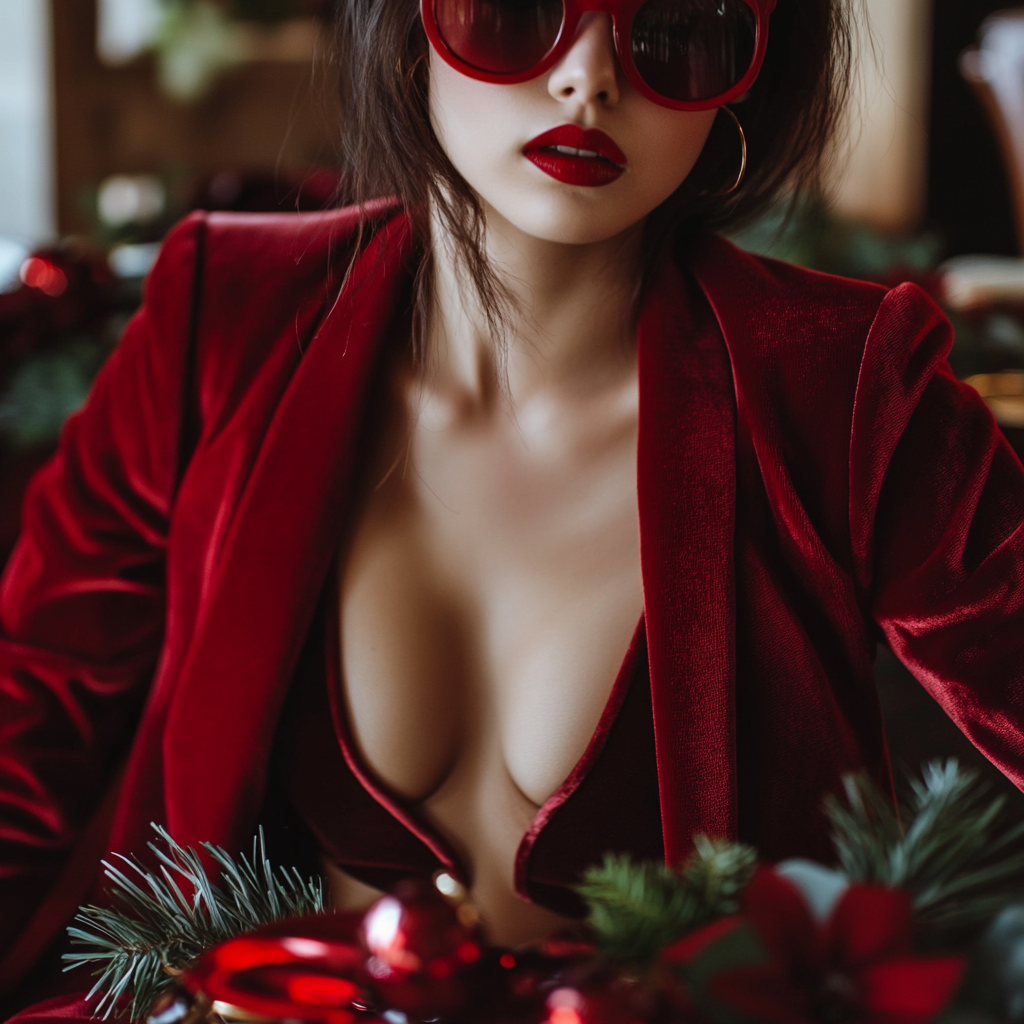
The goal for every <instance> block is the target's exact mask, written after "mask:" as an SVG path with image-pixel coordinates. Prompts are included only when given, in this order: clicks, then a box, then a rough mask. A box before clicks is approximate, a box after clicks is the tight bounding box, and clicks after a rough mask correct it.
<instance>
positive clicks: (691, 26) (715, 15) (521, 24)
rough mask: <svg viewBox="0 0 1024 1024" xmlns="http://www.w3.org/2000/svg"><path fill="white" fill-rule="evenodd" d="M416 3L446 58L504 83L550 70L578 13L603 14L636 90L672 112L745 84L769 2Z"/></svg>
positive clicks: (760, 51)
mask: <svg viewBox="0 0 1024 1024" xmlns="http://www.w3.org/2000/svg"><path fill="white" fill-rule="evenodd" d="M420 9H421V14H422V17H423V27H424V28H425V29H426V33H427V38H428V39H429V40H430V43H431V45H432V46H433V47H434V49H435V50H436V51H437V53H438V54H439V55H440V56H441V57H442V58H443V59H444V60H445V61H446V62H447V63H448V64H450V65H451V66H452V67H453V68H455V69H456V70H457V71H461V72H462V73H463V74H464V75H468V76H469V77H470V78H475V79H477V80H479V81H481V82H495V83H504V84H507V85H512V84H514V83H516V82H525V81H527V80H529V79H531V78H536V77H537V76H538V75H542V74H543V73H544V72H545V71H547V70H548V69H549V68H551V67H553V66H554V65H555V64H556V63H557V62H558V61H559V60H560V59H561V58H562V57H563V56H564V54H565V53H566V51H567V50H568V49H569V48H570V47H571V46H572V43H573V40H574V39H575V38H576V29H577V27H578V26H579V21H580V18H581V17H582V15H583V13H584V12H585V11H603V12H605V13H607V14H609V15H611V19H612V28H613V35H614V37H615V51H616V53H617V54H618V56H619V63H620V64H621V65H622V70H623V72H624V73H625V76H626V78H627V79H628V80H629V82H630V84H631V85H632V86H633V88H634V89H636V90H637V92H639V93H640V94H641V95H643V96H646V97H647V99H649V100H653V102H655V103H658V104H660V105H661V106H663V107H671V108H673V109H675V110H710V109H711V108H713V107H719V106H721V105H722V104H724V103H729V102H730V101H731V100H735V99H737V98H739V97H740V96H742V95H743V93H745V92H746V91H747V89H749V88H750V86H751V85H752V84H753V81H754V79H755V78H756V77H757V73H758V71H760V69H761V63H762V62H763V61H764V51H765V47H766V46H767V44H768V16H769V15H770V14H771V12H772V11H773V10H774V9H775V0H420Z"/></svg>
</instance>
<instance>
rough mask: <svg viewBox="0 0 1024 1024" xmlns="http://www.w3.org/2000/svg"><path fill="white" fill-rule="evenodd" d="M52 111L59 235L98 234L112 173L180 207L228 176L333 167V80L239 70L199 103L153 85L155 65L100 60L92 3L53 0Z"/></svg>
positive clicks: (291, 70) (291, 64) (284, 71)
mask: <svg viewBox="0 0 1024 1024" xmlns="http://www.w3.org/2000/svg"><path fill="white" fill-rule="evenodd" d="M50 2H51V3H52V5H53V37H54V58H55V59H54V68H55V79H56V81H55V93H56V95H55V105H56V151H57V194H58V195H57V218H58V226H59V230H60V232H61V233H62V234H81V233H89V232H90V231H91V230H92V229H93V228H94V226H95V220H94V212H93V211H94V209H95V190H96V188H97V186H98V185H99V183H100V182H101V181H102V180H103V179H104V178H106V177H107V176H108V175H111V174H141V173H156V174H159V175H160V176H161V177H163V178H164V179H165V181H166V183H167V184H168V185H169V187H170V189H171V198H172V200H173V201H176V202H177V203H178V204H180V203H182V202H184V201H185V200H186V198H187V196H188V194H189V193H190V191H191V189H192V186H193V185H194V183H195V181H196V180H197V179H198V178H200V177H202V176H204V175H209V174H213V173H217V172H220V171H224V170H273V169H274V168H275V167H279V168H281V169H282V170H283V171H286V172H288V171H295V170H301V169H303V168H306V167H309V166H310V165H318V164H319V165H325V164H326V165H331V164H333V163H334V162H335V160H334V153H335V152H336V145H335V143H334V141H333V139H334V123H333V109H332V103H331V94H330V84H329V82H328V81H327V78H328V72H327V70H326V69H325V68H324V67H323V66H322V65H321V66H319V67H317V66H316V64H315V62H312V61H311V62H298V61H263V62H259V63H252V64H247V65H245V66H242V67H240V68H237V69H235V70H233V71H231V72H230V73H228V75H226V76H225V77H224V78H222V79H221V80H220V81H219V82H218V83H217V84H216V85H215V86H214V87H213V89H212V91H211V92H210V93H209V94H208V95H207V96H206V97H204V98H203V99H202V100H200V101H199V102H197V103H195V104H193V105H183V104H178V103H175V102H172V101H171V100H168V99H167V98H165V97H164V96H162V95H161V94H160V92H159V91H158V90H157V88H156V85H155V74H154V68H153V62H152V59H151V58H149V57H143V58H140V59H139V60H136V61H134V62H132V63H131V64H129V65H127V66H125V67H119V68H111V67H107V66H105V65H103V64H102V63H101V62H100V61H99V59H98V58H97V56H96V43H95V40H96V5H95V0H50Z"/></svg>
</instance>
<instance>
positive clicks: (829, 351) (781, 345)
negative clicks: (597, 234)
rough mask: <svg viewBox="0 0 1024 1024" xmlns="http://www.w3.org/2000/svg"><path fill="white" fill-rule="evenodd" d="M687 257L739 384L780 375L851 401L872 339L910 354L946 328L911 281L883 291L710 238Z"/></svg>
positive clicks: (862, 282) (856, 281) (877, 287)
mask: <svg viewBox="0 0 1024 1024" xmlns="http://www.w3.org/2000/svg"><path fill="white" fill-rule="evenodd" d="M689 259H690V267H691V270H692V272H693V274H694V276H695V278H696V280H697V282H698V284H699V285H700V286H701V288H702V290H703V291H704V294H705V295H706V296H707V299H708V301H709V303H710V304H711V306H712V309H713V310H714V312H715V315H716V317H717V319H718V322H719V325H720V327H721V330H722V334H723V336H724V338H725V342H726V346H727V347H728V349H729V354H730V357H731V359H732V361H733V366H734V370H735V371H736V373H737V376H738V377H741V378H747V377H749V378H750V379H751V380H758V379H760V380H764V379H772V378H774V377H776V376H778V375H782V376H784V377H789V378H791V379H793V380H797V379H799V380H802V381H803V382H804V385H805V386H806V385H807V384H810V383H812V382H815V381H819V382H820V383H821V384H822V385H824V386H825V387H826V388H827V389H828V390H831V391H833V393H834V392H835V390H836V389H837V388H841V389H844V390H847V391H849V392H850V393H851V395H852V391H853V389H854V388H855V387H856V383H857V378H858V376H859V374H860V369H861V363H862V361H863V359H864V358H865V352H866V349H868V348H869V347H870V346H871V342H872V339H877V338H879V337H885V338H887V339H888V340H889V343H890V344H896V343H897V342H896V340H895V339H896V336H898V344H899V345H902V346H904V347H906V348H907V350H908V351H910V350H913V349H914V347H915V345H916V344H917V341H918V340H919V339H921V338H922V337H924V336H925V335H928V334H929V333H931V332H932V331H933V328H934V327H935V326H936V325H937V324H941V323H945V322H946V320H945V316H944V314H943V313H942V311H941V310H940V309H939V308H938V306H936V305H935V303H934V302H933V301H932V300H931V299H930V298H929V297H928V296H927V295H926V294H925V292H924V291H922V290H921V289H920V288H919V287H918V286H916V285H914V284H910V283H904V284H900V285H898V286H896V287H895V288H886V287H885V286H883V285H880V284H875V283H873V282H870V281H858V280H853V279H850V278H845V277H839V276H836V275H834V274H825V273H821V272H819V271H815V270H808V269H806V268H805V267H799V266H795V265H793V264H791V263H784V262H782V261H780V260H775V259H770V258H767V257H763V256H755V255H753V254H751V253H748V252H745V251H743V250H742V249H740V248H738V247H737V246H735V245H734V244H732V243H731V242H728V241H727V240H725V239H723V238H720V237H718V236H713V235H707V236H704V237H702V238H700V239H699V240H698V241H697V242H696V244H695V245H694V246H693V249H692V251H691V253H690V257H689ZM946 347H947V348H948V346H946ZM941 354H943V355H944V354H945V351H944V350H943V351H942V353H941Z"/></svg>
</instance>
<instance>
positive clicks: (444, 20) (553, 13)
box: [434, 0, 563, 75]
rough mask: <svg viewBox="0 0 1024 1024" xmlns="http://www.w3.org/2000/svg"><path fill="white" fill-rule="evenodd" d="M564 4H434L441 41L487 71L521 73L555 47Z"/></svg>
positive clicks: (558, 0) (460, 0)
mask: <svg viewBox="0 0 1024 1024" xmlns="http://www.w3.org/2000/svg"><path fill="white" fill-rule="evenodd" d="M562 11H563V8H562V0H434V19H435V21H436V23H437V28H438V31H439V33H440V34H441V38H442V39H443V40H444V41H445V43H446V44H447V46H448V48H449V49H450V50H451V51H452V53H453V54H455V56H456V57H458V58H459V60H461V61H463V62H464V63H466V64H469V65H470V66H471V67H474V68H478V69H479V70H481V71H489V72H491V73H493V74H499V75H513V74H520V73H522V72H524V71H529V70H530V68H532V67H534V66H535V65H536V64H538V63H539V62H540V61H541V59H542V58H543V57H544V55H545V54H546V53H547V52H548V51H549V50H550V49H551V47H552V46H554V44H555V40H556V39H557V38H558V31H559V29H560V28H561V25H562Z"/></svg>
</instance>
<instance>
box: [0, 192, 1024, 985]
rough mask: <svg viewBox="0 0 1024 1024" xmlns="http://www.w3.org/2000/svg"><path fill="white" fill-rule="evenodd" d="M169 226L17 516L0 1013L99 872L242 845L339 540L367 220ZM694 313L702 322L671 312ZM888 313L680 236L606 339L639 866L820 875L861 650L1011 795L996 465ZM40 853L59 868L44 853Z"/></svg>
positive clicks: (1017, 493) (1011, 473)
mask: <svg viewBox="0 0 1024 1024" xmlns="http://www.w3.org/2000/svg"><path fill="white" fill-rule="evenodd" d="M355 223H356V215H355V213H353V212H352V211H335V212H329V213H323V214H314V215H282V216H262V215H258V216H252V215H248V216H246V215H231V214H210V215H205V214H196V215H194V216H192V217H190V218H189V219H188V220H187V221H185V222H184V223H183V224H182V225H181V226H180V227H179V228H178V229H176V230H175V232H174V233H173V234H172V235H171V236H170V237H169V239H168V240H167V242H166V244H165V246H164V249H163V252H162V255H161V258H160V260H159V263H158V265H157V267H156V269H155V271H154V273H153V274H152V276H151V278H150V281H149V283H148V286H147V295H146V303H145V306H144V308H143V310H142V311H141V312H140V314H139V315H138V316H137V317H136V318H135V319H134V320H133V322H132V323H131V325H130V326H129V328H128V330H127V332H126V335H125V337H124V340H123V341H122V343H121V345H120V346H119V348H118V350H117V351H116V353H115V354H114V355H113V357H112V358H111V359H110V361H109V362H108V364H107V366H106V367H105V368H104V370H103V372H102V374H101V376H100V378H99V380H98V382H97V384H96V386H95V388H94V391H93V394H92V396H91V398H90V399H89V402H88V403H87V405H86V407H85V408H84V410H83V411H82V412H81V413H80V414H78V415H77V416H75V417H74V418H73V419H72V420H71V421H70V422H69V424H68V426H67V428H66V430H65V432H64V436H63V439H62V442H61V447H60V450H59V452H58V454H57V456H56V457H55V459H54V460H53V461H52V462H51V463H50V464H49V465H48V466H47V467H46V468H45V469H44V470H43V471H42V472H41V473H40V475H39V476H38V477H37V479H36V480H35V482H34V484H33V486H32V487H31V489H30V492H29V494H28V497H27V500H26V504H25V510H24V528H25V532H24V535H23V537H22V539H21V541H20V542H19V545H18V547H17V548H16V550H15V553H14V555H13V556H12V559H11V561H10V563H9V566H8V569H7V572H6V575H5V576H4V579H3V582H2V585H0V631H2V632H0V906H2V908H3V914H0V948H2V949H3V950H6V951H7V956H6V959H5V960H4V961H3V962H2V963H0V985H6V986H10V985H11V984H13V983H14V982H15V981H16V978H17V976H18V974H19V973H20V972H22V971H23V970H24V969H25V968H26V967H27V966H28V965H29V963H30V962H31V960H32V957H33V956H34V955H36V953H38V952H39V951H40V950H41V949H43V948H44V947H45V945H46V942H47V941H48V939H49V938H50V937H52V936H53V935H54V934H55V933H56V932H57V931H59V929H60V928H61V927H63V925H64V924H65V923H66V921H67V919H68V917H69V916H70V915H71V913H73V911H74V908H75V906H76V905H77V903H78V902H80V901H81V899H82V898H83V897H84V896H85V895H87V893H88V892H89V890H90V887H91V886H93V884H94V883H95V880H96V876H97V874H98V864H97V857H96V854H95V852H91V851H99V850H102V849H104V848H106V849H109V850H113V851H120V852H125V853H129V852H135V853H140V854H144V853H145V852H146V851H145V846H146V842H147V841H148V840H149V838H150V837H151V832H150V827H149V823H150V822H151V821H157V822H161V823H163V824H165V825H166V826H167V827H168V828H169V830H170V831H171V833H172V834H173V835H174V836H175V837H176V839H177V840H178V841H179V842H181V843H183V844H186V845H188V844H191V845H195V844H197V843H199V842H201V841H204V840H209V841H212V842H215V843H218V844H220V845H223V846H225V847H227V848H228V849H230V850H238V849H241V848H244V847H247V846H248V844H249V842H250V841H251V837H252V834H253V830H254V827H255V825H256V821H257V817H258V815H259V812H260V808H261V804H262V800H263V795H264V788H265V784H266V775H267V766H268V761H269V757H270V752H271V745H272V742H273V738H274V734H275V729H276V725H277V720H278V716H279V713H280V710H281V707H282V704H283V701H284V697H285V691H286V689H287V686H288V682H289V680H290V679H291V677H292V674H293V671H294V669H295V665H296V662H297V659H298V656H299V652H300V649H301V647H302V643H303V641H304V638H305V636H306V633H307V631H308V628H309V623H310V621H311V619H312V616H313V612H314V608H315V605H316V601H317V598H318V595H319V594H320V592H321V588H322V586H323V583H324V579H325V575H326V572H327V568H328V565H329V564H330V561H331V559H332V558H333V557H334V555H335V552H336V547H337V543H338V539H339V536H340V533H339V531H340V524H341V523H343V522H344V520H345V517H346V514H347V511H348V507H349V506H348V502H349V496H350V495H351V493H352V478H353V472H354V466H355V464H356V457H357V449H358V446H359V442H360V426H361V424H362V423H363V421H364V419H365V413H366V411H367V409H366V403H367V396H368V395H370V394H371V393H372V388H371V383H372V379H373V375H374V372H375V370H376V369H377V368H378V366H379V359H378V357H379V354H380V353H381V351H382V350H383V348H384V342H385V341H386V340H387V339H388V337H389V336H392V335H394V334H395V332H397V331H401V330H406V329H407V323H408V312H409V303H410V295H411V274H412V269H413V268H412V266H411V261H412V259H413V253H412V247H411V242H410V232H409V230H408V225H407V223H406V221H405V219H404V217H403V216H401V215H400V214H399V215H395V216H393V217H392V218H391V219H390V220H389V221H387V223H386V224H385V226H383V227H382V228H381V229H380V230H379V232H378V233H377V235H376V237H375V240H374V241H373V243H372V244H371V245H370V247H369V249H368V250H367V251H366V252H365V253H364V254H363V255H362V256H361V257H360V258H359V260H358V262H357V264H356V266H355V268H354V270H353V273H352V275H351V277H350V279H349V281H348V284H347V286H346V288H345V289H344V291H343V292H341V294H340V295H339V294H338V288H339V282H340V280H341V278H342V276H343V274H344V271H345V268H346V266H347V265H348V258H349V255H350V248H349V247H350V245H351V239H352V234H353V229H354V226H355ZM712 314H713V317H714V322H713V324H712V326H713V327H714V329H713V330H710V331H709V330H705V329H703V327H704V326H705V325H704V324H703V322H697V320H698V319H699V318H701V317H704V316H708V317H710V316H712ZM950 340H951V335H950V329H949V326H948V324H947V323H946V321H945V320H944V318H943V317H942V315H941V313H940V312H939V311H938V310H937V309H936V307H935V306H934V305H933V304H932V303H931V302H930V301H929V300H928V299H927V298H926V297H925V296H924V295H923V293H922V292H920V291H919V290H918V289H916V288H915V287H913V286H910V285H904V286H901V287H899V288H896V289H894V290H892V291H889V292H886V291H885V290H883V289H881V288H878V287H875V286H873V285H867V284H860V283H854V282H850V281H844V280H839V279H837V278H833V277H828V276H824V275H819V274H814V273H810V272H807V271H804V270H800V269H796V268H793V267H789V266H786V265H783V264H779V263H774V262H771V261H766V260H759V259H755V258H753V257H750V256H748V255H745V254H743V253H741V252H739V251H738V250H736V249H735V248H733V247H732V246H731V245H729V244H728V243H726V242H724V241H722V240H720V239H718V238H715V237H704V238H700V239H697V240H694V241H693V242H691V243H687V244H686V245H682V244H680V245H679V246H678V247H677V249H676V251H675V252H668V251H666V253H665V255H664V258H663V259H662V261H661V263H660V265H659V267H658V270H657V273H656V275H655V278H654V280H653V282H652V286H651V288H650V290H649V293H648V295H647V298H646V300H645V302H644V304H643V308H642V311H641V315H640V318H639V325H638V352H639V355H638V359H639V371H640V398H641V404H640V440H639V455H638V503H639V513H640V529H641V557H642V568H643V576H644V594H645V616H646V623H647V633H648V649H649V660H650V672H651V687H652V704H653V710H654V725H655V739H656V749H657V760H658V771H659V788H660V799H661V808H662V822H663V829H664V837H665V845H666V856H667V857H668V859H669V860H671V861H676V860H678V859H679V858H680V857H682V856H684V855H685V854H686V852H687V850H688V848H689V846H690V840H691V836H692V835H693V833H694V832H699V831H700V832H709V833H711V834H715V835H738V836H741V837H743V838H745V839H749V840H751V841H753V842H755V843H757V844H758V846H759V847H760V849H761V851H762V853H763V854H764V856H765V857H766V858H768V859H776V858H782V857H788V856H792V855H797V854H802V855H809V856H816V857H823V858H827V857H828V855H829V850H828V844H827V841H826V833H825V823H824V820H823V817H822V815H821V813H820V805H821V800H822V797H823V796H824V794H825V793H826V792H829V791H831V790H834V789H835V788H836V787H837V785H838V781H839V778H840V776H841V774H842V773H843V772H846V771H849V770H851V769H859V768H865V769H867V770H868V771H869V772H870V773H871V774H872V775H873V776H874V777H876V778H877V779H879V780H882V781H883V782H884V781H885V780H886V779H887V778H888V764H887V755H886V749H885V741H884V736H883V731H882V722H881V716H880V711H879V706H878V701H877V697H876V694H875V688H874V683H873V678H872V659H873V653H874V647H875V643H876V641H877V640H878V639H880V638H883V637H884V638H885V639H886V640H887V641H888V642H889V643H890V644H891V645H892V647H893V649H894V650H895V651H896V653H897V654H898V655H899V656H900V657H901V658H902V659H903V660H904V661H905V662H906V663H907V664H908V665H909V666H910V668H911V669H912V671H913V672H914V673H915V675H916V676H917V677H918V679H920V681H921V682H922V684H923V685H924V686H926V687H927V688H928V690H929V692H930V693H932V695H933V696H934V697H935V698H936V699H937V700H938V701H939V702H940V703H941V704H942V705H943V706H944V707H945V709H946V710H947V711H948V712H949V714H950V715H951V716H952V717H953V719H954V720H955V721H956V722H957V723H958V724H959V725H960V727H961V728H962V729H963V730H964V731H965V732H966V733H967V735H968V736H970V738H971V739H972V740H973V741H974V742H975V743H976V744H977V745H978V746H979V747H980V748H981V749H982V750H983V751H984V752H985V753H986V754H987V755H988V756H989V757H990V758H991V759H992V760H993V761H994V762H995V763H996V764H997V765H998V766H999V767H1000V768H1001V769H1002V770H1003V771H1004V772H1005V773H1006V774H1007V775H1009V776H1010V777H1011V778H1012V779H1013V780H1014V781H1015V782H1016V783H1017V784H1018V785H1019V786H1020V785H1024V738H1022V723H1024V579H1022V573H1024V471H1022V469H1021V466H1020V463H1019V462H1018V460H1017V459H1016V457H1015V456H1014V455H1013V453H1012V452H1011V451H1010V449H1009V448H1008V446H1007V445H1006V444H1005V443H1004V442H1003V440H1002V439H1001V437H1000V435H999V433H998V431H997V429H996V427H995V425H994V423H993V421H992V419H991V417H990V416H989V414H988V412H987V411H986V409H985V407H984V406H983V405H982V403H981V402H980V400H979V399H978V398H977V396H976V395H975V394H974V393H973V392H972V391H971V390H970V389H969V388H966V387H965V386H963V385H961V384H958V383H957V382H956V381H955V380H954V378H953V377H952V375H951V374H950V372H949V370H948V369H947V368H946V366H945V363H944V359H943V357H944V353H945V352H946V350H947V349H948V346H949V344H950ZM76 850H77V851H78V852H77V855H76Z"/></svg>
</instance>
